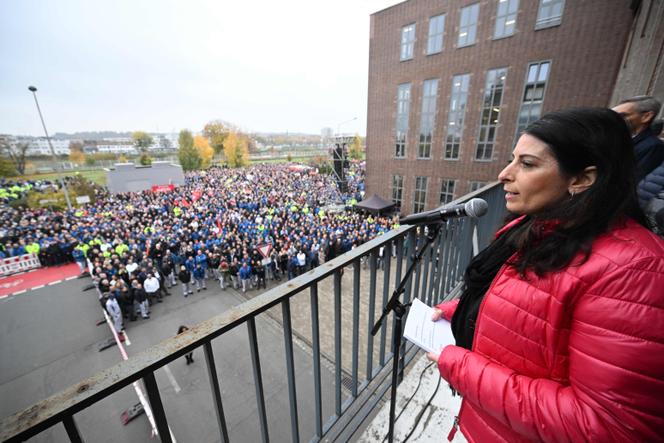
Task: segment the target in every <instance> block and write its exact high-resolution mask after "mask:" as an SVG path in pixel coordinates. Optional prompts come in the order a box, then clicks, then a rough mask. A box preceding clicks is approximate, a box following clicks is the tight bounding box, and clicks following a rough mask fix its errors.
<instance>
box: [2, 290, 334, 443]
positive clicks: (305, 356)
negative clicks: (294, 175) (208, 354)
mask: <svg viewBox="0 0 664 443" xmlns="http://www.w3.org/2000/svg"><path fill="white" fill-rule="evenodd" d="M89 282H90V280H89V279H76V280H71V281H63V282H62V283H60V284H57V285H53V286H46V287H43V288H40V289H35V290H32V291H29V292H26V293H24V294H22V295H20V296H13V297H6V298H3V299H1V300H0V398H2V402H0V416H2V417H5V416H7V415H11V414H13V413H15V412H18V411H21V410H23V409H25V408H26V407H29V406H30V405H32V404H34V403H36V402H38V401H40V400H41V399H43V398H46V397H48V396H50V395H52V394H54V393H57V392H59V391H61V390H62V389H65V388H66V387H68V386H71V385H72V384H75V383H76V382H78V381H80V380H81V379H83V378H86V377H89V376H91V375H94V374H95V373H97V372H98V371H100V370H102V369H105V368H107V367H109V366H112V365H114V364H116V363H118V362H119V361H120V360H121V356H120V353H119V350H118V349H117V348H116V347H115V346H114V347H111V348H109V349H107V350H104V351H101V352H100V351H98V349H97V346H98V344H99V343H100V342H103V341H105V340H106V339H107V338H109V337H110V336H111V334H110V330H109V328H108V326H107V325H106V324H102V325H100V326H96V322H97V320H99V319H100V318H102V313H101V307H100V305H99V302H98V300H97V294H96V291H95V290H90V291H83V288H84V287H85V286H87V285H88V284H89ZM208 283H209V286H210V289H209V290H207V291H203V292H201V293H200V294H196V293H195V294H194V295H193V296H190V297H188V298H184V297H182V295H181V292H180V288H179V287H176V288H173V290H172V293H173V295H172V296H170V297H166V298H165V302H164V303H161V304H155V305H154V306H153V309H152V315H151V318H150V319H149V320H141V319H139V320H137V321H136V322H128V323H127V325H128V326H127V335H128V337H129V339H130V341H131V345H130V346H128V347H127V352H128V354H129V358H130V359H131V356H132V355H136V354H138V353H139V352H140V351H142V350H144V349H147V348H148V347H150V346H152V345H154V344H157V343H159V342H161V341H162V340H164V339H167V338H169V337H172V336H173V335H174V334H175V333H176V331H177V328H178V326H179V325H181V324H186V325H194V324H197V323H198V322H201V321H203V320H206V319H208V318H210V317H211V316H213V315H216V314H219V313H221V312H223V311H225V310H227V309H229V308H232V307H233V306H237V305H238V304H240V303H242V302H243V301H244V298H243V297H242V295H241V294H238V293H237V292H236V291H234V290H226V291H222V290H221V289H220V288H219V287H218V286H217V285H216V284H214V283H213V282H208ZM257 331H258V341H259V346H260V353H261V354H260V357H261V365H262V370H263V383H264V389H265V398H266V408H267V415H268V423H269V431H270V439H271V440H272V441H289V440H290V439H291V432H290V415H289V403H288V386H287V379H286V375H285V374H286V370H285V360H284V343H283V333H282V331H281V329H280V328H279V325H278V324H276V323H275V322H274V321H273V320H271V319H270V318H268V317H267V316H266V315H261V316H259V317H258V318H257ZM213 349H214V352H215V359H216V363H217V369H218V373H219V377H220V378H219V380H220V384H221V389H222V401H223V402H224V409H225V413H226V420H227V423H228V427H229V437H230V439H231V441H239V442H255V441H260V428H259V422H258V418H257V416H256V413H255V410H256V400H255V391H254V381H253V375H252V371H251V360H250V356H249V348H248V338H247V331H246V328H245V327H239V328H236V330H233V331H231V332H230V333H228V334H225V335H223V336H222V337H219V338H218V339H216V340H215V341H214V342H213ZM194 358H195V360H196V361H195V363H194V364H192V365H186V364H185V360H184V359H180V360H178V361H175V362H172V363H170V364H169V365H168V369H167V370H166V369H165V368H162V369H160V370H158V371H157V372H156V379H157V383H158V385H159V387H160V392H161V395H162V401H163V403H164V408H165V410H166V415H167V418H168V421H169V425H170V427H171V430H172V433H173V435H174V437H175V439H176V441H182V442H186V441H196V442H215V441H220V436H219V431H218V430H217V426H216V417H215V413H214V407H213V403H212V396H211V391H210V388H209V381H208V375H207V370H206V367H205V360H204V356H203V352H202V349H198V350H196V351H194ZM295 367H296V378H297V394H298V395H297V396H298V410H299V428H300V436H301V438H303V439H308V438H309V436H310V435H312V433H313V426H314V419H313V417H314V406H313V379H312V375H311V374H312V373H313V370H312V359H311V357H310V353H309V352H308V351H307V349H306V347H303V346H302V347H300V346H295ZM168 371H170V374H168ZM322 378H323V380H322V386H323V417H329V416H330V415H332V414H333V404H334V391H333V386H334V381H333V380H334V376H333V373H331V372H330V371H329V370H328V369H326V368H325V367H323V368H322ZM137 402H138V399H137V397H136V394H135V392H134V390H133V389H132V388H131V387H128V388H125V389H123V390H121V391H119V392H117V393H115V394H113V395H112V396H110V397H108V398H107V399H105V400H103V401H101V402H99V403H97V404H95V405H93V406H92V407H90V408H88V409H86V410H84V411H82V412H81V413H79V414H77V415H76V416H75V419H76V422H77V424H78V426H79V429H80V431H81V433H82V434H83V438H84V439H86V440H87V441H95V442H126V441H132V442H134V441H150V432H151V429H150V426H149V423H148V420H147V419H146V417H145V415H143V416H141V417H139V418H137V419H136V420H134V421H132V422H130V423H129V424H128V425H127V426H123V425H122V424H121V421H120V414H121V413H122V412H123V411H124V410H125V409H127V408H129V407H131V406H132V405H133V404H135V403H137ZM31 441H38V442H41V441H49V442H51V441H54V442H60V441H68V439H67V436H66V433H65V431H64V427H63V426H62V425H56V426H54V427H53V428H51V429H49V430H47V431H45V432H44V433H42V434H40V435H39V436H38V437H36V438H34V439H32V440H31Z"/></svg>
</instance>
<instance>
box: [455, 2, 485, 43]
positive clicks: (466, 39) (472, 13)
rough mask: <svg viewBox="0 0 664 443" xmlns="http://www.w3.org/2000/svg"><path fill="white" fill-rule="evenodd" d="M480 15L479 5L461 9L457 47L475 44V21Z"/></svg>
mask: <svg viewBox="0 0 664 443" xmlns="http://www.w3.org/2000/svg"><path fill="white" fill-rule="evenodd" d="M479 15H480V4H479V3H475V4H474V5H470V6H466V7H465V8H462V9H461V19H460V20H459V38H458V40H457V47H459V48H460V47H462V46H468V45H472V44H473V43H475V40H476V38H477V20H478V18H479Z"/></svg>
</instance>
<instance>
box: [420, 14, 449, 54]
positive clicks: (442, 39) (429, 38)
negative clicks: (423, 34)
mask: <svg viewBox="0 0 664 443" xmlns="http://www.w3.org/2000/svg"><path fill="white" fill-rule="evenodd" d="M435 19H441V23H442V26H441V29H440V32H437V33H435V34H432V32H431V31H432V29H431V26H432V24H433V20H435ZM438 38H440V49H438V50H433V51H432V50H431V46H432V44H431V42H432V41H435V40H433V39H436V40H437V39H438ZM436 46H437V45H436ZM444 47H445V13H443V14H438V15H434V16H431V17H429V32H428V34H427V47H426V48H425V49H424V53H425V54H426V55H434V54H440V53H441V52H443V49H444Z"/></svg>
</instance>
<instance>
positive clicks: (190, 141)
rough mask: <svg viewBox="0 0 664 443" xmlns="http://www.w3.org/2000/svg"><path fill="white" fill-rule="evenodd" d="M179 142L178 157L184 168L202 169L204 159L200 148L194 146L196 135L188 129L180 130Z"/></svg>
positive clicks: (191, 169)
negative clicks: (199, 151)
mask: <svg viewBox="0 0 664 443" xmlns="http://www.w3.org/2000/svg"><path fill="white" fill-rule="evenodd" d="M178 144H179V145H180V149H179V150H178V158H179V159H180V165H181V166H182V169H183V170H185V171H193V170H196V169H200V168H201V163H202V159H201V156H200V154H199V153H198V150H196V148H195V147H194V137H193V136H192V135H191V131H189V130H187V129H183V130H182V131H180V136H179V137H178Z"/></svg>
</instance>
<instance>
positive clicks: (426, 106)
mask: <svg viewBox="0 0 664 443" xmlns="http://www.w3.org/2000/svg"><path fill="white" fill-rule="evenodd" d="M437 95H438V79H432V80H425V81H424V85H423V87H422V113H421V114H420V143H419V146H418V149H417V157H418V158H431V140H432V139H433V128H434V125H435V120H436V96H437Z"/></svg>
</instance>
